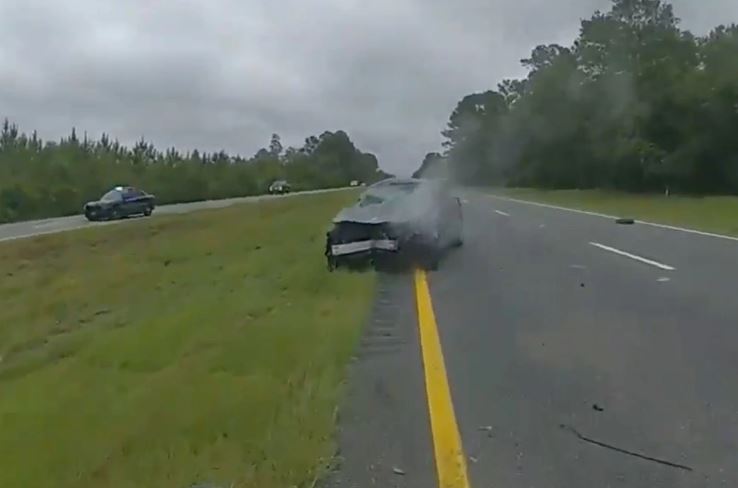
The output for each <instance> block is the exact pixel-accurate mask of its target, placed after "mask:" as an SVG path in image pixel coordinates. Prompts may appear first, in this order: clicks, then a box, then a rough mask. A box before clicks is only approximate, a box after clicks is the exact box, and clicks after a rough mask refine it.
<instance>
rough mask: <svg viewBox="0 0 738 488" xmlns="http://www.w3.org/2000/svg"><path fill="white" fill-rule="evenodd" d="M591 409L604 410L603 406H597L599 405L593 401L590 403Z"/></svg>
mask: <svg viewBox="0 0 738 488" xmlns="http://www.w3.org/2000/svg"><path fill="white" fill-rule="evenodd" d="M592 410H594V411H595V412H604V411H605V409H604V408H602V407H600V406H599V405H597V404H596V403H593V404H592Z"/></svg>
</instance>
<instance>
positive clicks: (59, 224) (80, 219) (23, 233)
mask: <svg viewBox="0 0 738 488" xmlns="http://www.w3.org/2000/svg"><path fill="white" fill-rule="evenodd" d="M344 189H345V188H336V189H328V190H312V191H304V192H296V193H289V194H287V195H257V196H251V197H243V198H229V199H224V200H207V201H201V202H192V203H178V204H173V205H161V206H158V207H156V210H155V211H154V217H155V216H156V215H166V214H177V213H188V212H194V211H196V210H205V209H212V208H223V207H228V206H231V205H235V204H239V203H248V202H259V201H263V200H269V199H273V198H289V197H291V196H295V195H309V194H313V193H326V192H331V191H341V190H344ZM125 221H129V219H124V220H115V221H110V222H88V221H87V219H86V218H85V217H84V216H83V215H72V216H68V217H56V218H51V219H44V220H31V221H25V222H16V223H12V224H0V242H3V241H10V240H15V239H24V238H27V237H34V236H38V235H43V234H53V233H56V232H64V231H69V230H75V229H82V228H85V227H94V226H101V225H112V224H118V223H121V222H125Z"/></svg>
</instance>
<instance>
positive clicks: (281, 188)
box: [269, 180, 292, 195]
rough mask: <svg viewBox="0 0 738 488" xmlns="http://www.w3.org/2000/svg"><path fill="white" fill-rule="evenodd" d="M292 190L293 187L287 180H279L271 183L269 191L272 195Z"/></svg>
mask: <svg viewBox="0 0 738 488" xmlns="http://www.w3.org/2000/svg"><path fill="white" fill-rule="evenodd" d="M290 191H292V187H291V186H290V184H289V183H287V182H286V181H285V180H277V181H275V182H274V183H272V184H271V185H269V193H271V194H272V195H283V194H285V193H289V192H290Z"/></svg>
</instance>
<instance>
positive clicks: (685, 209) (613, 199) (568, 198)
mask: <svg viewBox="0 0 738 488" xmlns="http://www.w3.org/2000/svg"><path fill="white" fill-rule="evenodd" d="M493 193H495V194H498V195H504V196H508V197H512V198H520V199H523V200H530V201H536V202H543V203H550V204H553V205H560V206H562V207H568V208H575V209H580V210H590V211H593V212H602V213H606V214H609V215H615V216H622V217H634V218H637V219H640V220H647V221H651V222H658V223H661V224H669V225H677V226H684V227H690V228H693V229H698V230H703V231H707V232H717V233H722V234H731V235H738V197H732V196H724V197H686V196H673V195H672V196H670V197H666V196H664V195H639V194H632V193H621V192H610V191H602V190H533V189H495V190H493Z"/></svg>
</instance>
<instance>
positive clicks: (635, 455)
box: [559, 424, 694, 471]
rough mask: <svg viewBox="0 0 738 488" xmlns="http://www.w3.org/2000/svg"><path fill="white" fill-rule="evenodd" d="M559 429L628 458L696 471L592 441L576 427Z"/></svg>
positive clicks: (562, 425)
mask: <svg viewBox="0 0 738 488" xmlns="http://www.w3.org/2000/svg"><path fill="white" fill-rule="evenodd" d="M559 427H561V428H562V429H563V430H565V431H567V432H569V433H571V434H573V435H574V436H575V437H577V438H578V439H579V440H581V441H584V442H587V443H589V444H594V445H595V446H599V447H603V448H605V449H610V450H611V451H616V452H619V453H622V454H627V455H628V456H633V457H637V458H639V459H644V460H646V461H651V462H654V463H658V464H663V465H664V466H669V467H671V468H676V469H682V470H684V471H694V469H692V468H691V467H689V466H685V465H683V464H677V463H672V462H671V461H665V460H663V459H658V458H655V457H651V456H646V455H644V454H639V453H637V452H633V451H628V450H627V449H622V448H620V447H616V446H613V445H611V444H606V443H604V442H600V441H598V440H595V439H592V438H590V437H586V436H584V435H582V434H581V433H580V432H579V431H578V430H577V429H575V428H574V427H572V426H570V425H566V424H561V425H560V426H559Z"/></svg>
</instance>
